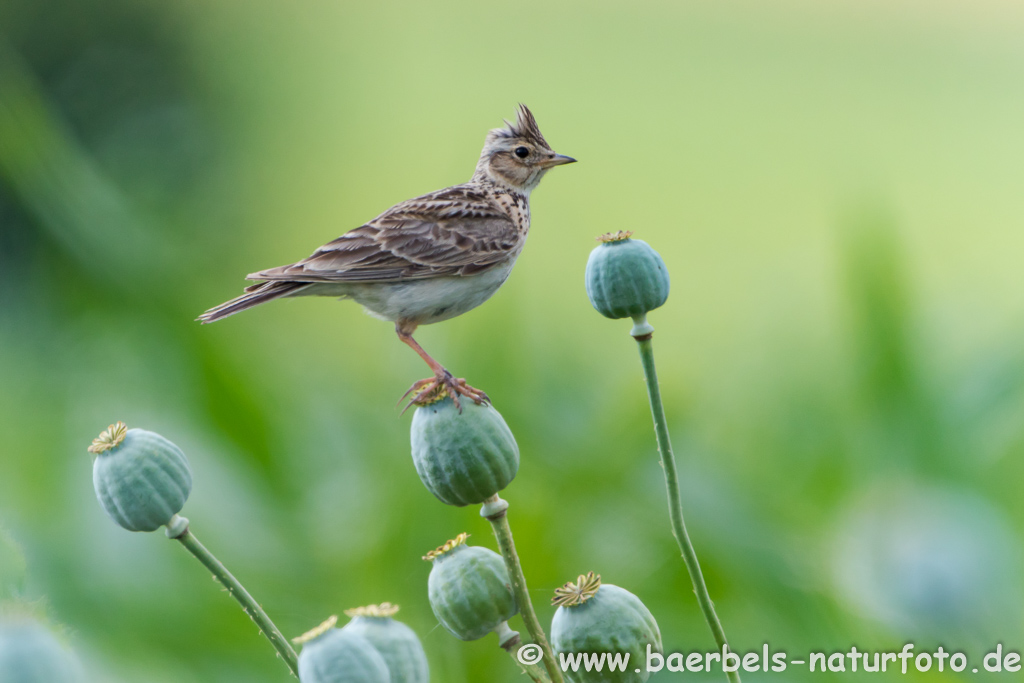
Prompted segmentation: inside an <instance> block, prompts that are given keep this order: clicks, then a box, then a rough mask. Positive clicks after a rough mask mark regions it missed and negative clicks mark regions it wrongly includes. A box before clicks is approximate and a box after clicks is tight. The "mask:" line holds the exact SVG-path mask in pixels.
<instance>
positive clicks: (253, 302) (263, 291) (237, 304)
mask: <svg viewBox="0 0 1024 683" xmlns="http://www.w3.org/2000/svg"><path fill="white" fill-rule="evenodd" d="M308 286H309V283H308V282H288V281H282V280H277V281H270V282H257V283H256V284H254V285H250V286H248V287H246V288H245V294H243V295H242V296H238V297H235V298H234V299H232V300H231V301H225V302H224V303H222V304H221V305H220V306H214V307H213V308H211V309H210V310H208V311H206V312H205V313H203V314H202V315H201V316H199V317H198V318H196V320H198V321H199V322H201V323H212V322H216V321H218V320H220V319H221V318H226V317H228V316H229V315H234V314H235V313H238V312H240V311H244V310H245V309H247V308H252V307H253V306H257V305H259V304H262V303H265V302H267V301H270V300H271V299H277V298H279V297H282V296H289V295H292V294H295V293H296V292H297V291H298V290H300V289H303V288H305V287H308Z"/></svg>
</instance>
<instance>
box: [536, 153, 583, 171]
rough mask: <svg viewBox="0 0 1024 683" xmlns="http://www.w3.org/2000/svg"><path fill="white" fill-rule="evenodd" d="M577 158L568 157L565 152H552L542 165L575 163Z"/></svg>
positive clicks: (548, 166) (546, 166)
mask: <svg viewBox="0 0 1024 683" xmlns="http://www.w3.org/2000/svg"><path fill="white" fill-rule="evenodd" d="M574 163H576V160H575V159H573V158H572V157H567V156H565V155H564V154H555V153H554V152H552V153H551V154H550V155H548V156H547V157H546V158H544V159H543V160H542V161H541V162H540V165H541V166H543V167H544V168H551V167H553V166H561V165H562V164H574Z"/></svg>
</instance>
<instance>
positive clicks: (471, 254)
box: [199, 104, 575, 403]
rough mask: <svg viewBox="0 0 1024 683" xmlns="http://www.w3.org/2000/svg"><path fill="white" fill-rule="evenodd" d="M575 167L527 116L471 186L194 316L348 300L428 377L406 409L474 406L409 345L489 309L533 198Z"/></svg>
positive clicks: (476, 396) (413, 204) (391, 214)
mask: <svg viewBox="0 0 1024 683" xmlns="http://www.w3.org/2000/svg"><path fill="white" fill-rule="evenodd" d="M574 161H575V159H573V158H572V157H567V156H565V155H563V154H557V153H555V151H554V150H552V149H551V146H550V145H548V143H547V141H546V140H545V139H544V136H543V135H541V132H540V128H539V127H538V126H537V121H536V119H534V117H533V114H532V113H531V112H530V110H529V109H527V108H526V106H525V105H522V104H521V105H519V109H518V111H517V113H516V122H515V123H514V124H513V123H509V122H508V121H506V122H505V128H496V129H494V130H492V131H490V132H489V133H488V134H487V138H486V140H485V141H484V148H483V151H482V152H481V153H480V160H479V161H478V162H477V164H476V171H475V172H474V173H473V177H472V178H471V179H470V181H469V182H468V183H463V184H462V185H455V186H453V187H449V188H447V189H444V190H438V191H437V192H431V193H430V194H426V195H423V196H422V197H416V198H415V199H409V200H406V201H404V202H402V203H400V204H396V205H395V206H393V207H391V208H390V209H388V210H387V211H385V212H384V213H382V214H381V215H379V216H377V217H376V218H374V219H373V220H371V221H369V222H368V223H365V224H364V225H361V226H359V227H358V228H356V229H354V230H350V231H349V232H347V233H345V234H344V235H342V236H341V237H339V238H338V239H336V240H333V241H331V242H328V243H327V244H325V245H324V246H322V247H320V248H319V249H317V250H316V251H315V252H314V253H313V255H312V256H310V257H309V258H306V259H303V260H302V261H299V262H298V263H293V264H291V265H287V266H280V267H278V268H271V269H269V270H261V271H259V272H258V273H252V274H251V275H248V276H247V278H248V279H250V280H256V281H257V283H256V284H254V285H250V286H249V287H247V288H246V289H245V294H242V295H241V296H239V297H237V298H235V299H232V300H231V301H228V302H225V303H223V304H221V305H220V306H217V307H215V308H211V309H210V310H208V311H206V312H205V313H203V314H202V315H201V316H199V320H200V321H202V322H204V323H210V322H214V321H216V320H220V319H221V318H226V317H228V316H229V315H234V314H235V313H238V312H239V311H244V310H245V309H247V308H252V307H253V306H256V305H257V304H262V303H264V302H267V301H270V300H271V299H277V298H280V297H291V296H310V295H313V296H333V297H340V298H342V299H352V300H354V301H356V302H357V303H359V304H362V305H363V307H364V308H365V309H366V310H367V311H368V312H369V313H370V314H371V315H373V316H374V317H377V318H380V319H382V320H389V321H391V322H393V323H395V331H396V332H397V333H398V338H399V339H401V340H402V341H403V342H405V343H406V344H408V345H409V346H410V347H412V349H413V350H414V351H416V353H418V354H419V355H420V357H421V358H423V360H425V361H426V362H427V365H429V366H430V368H431V370H433V371H434V376H433V377H431V378H429V379H424V380H420V381H418V382H416V383H415V384H413V385H412V387H411V388H410V389H409V391H408V392H406V394H407V395H408V394H409V393H412V392H417V393H416V394H415V395H414V396H413V402H416V401H418V400H421V399H423V398H425V397H427V396H429V395H432V394H433V392H435V391H440V390H446V391H447V392H448V393H449V394H450V395H451V396H452V397H453V399H455V401H456V403H458V397H459V395H460V394H461V395H463V396H467V397H469V398H471V399H472V400H474V401H476V402H478V403H481V402H484V401H486V400H487V396H486V394H484V393H483V392H482V391H480V390H478V389H474V388H473V387H471V386H469V385H468V384H466V381H465V380H463V379H456V378H454V377H453V376H452V374H451V373H450V372H448V371H447V370H446V369H445V368H444V367H443V366H442V365H441V364H440V363H438V362H437V361H436V360H434V359H433V358H431V357H430V355H428V354H427V352H426V351H424V350H423V348H422V347H421V346H420V345H419V344H418V343H417V342H416V340H415V339H413V337H412V334H413V332H414V331H415V330H416V328H417V327H418V326H420V325H429V324H431V323H436V322H441V321H442V320H448V319H450V318H454V317H455V316H458V315H462V314H463V313H465V312H466V311H469V310H471V309H473V308H476V307H477V306H479V305H480V304H482V303H483V302H485V301H487V299H489V298H490V297H491V295H492V294H494V292H496V291H497V290H498V288H499V287H501V285H502V284H503V283H504V282H505V280H506V279H507V278H508V276H509V273H510V272H511V270H512V266H513V265H514V264H515V262H516V258H517V257H518V256H519V252H521V251H522V249H523V245H524V244H525V243H526V235H527V233H528V232H529V230H530V192H532V191H533V189H534V188H535V187H537V184H538V183H540V180H541V178H543V177H544V174H545V173H547V172H548V171H549V170H550V169H551V168H554V167H555V166H560V165H562V164H570V163H572V162H574Z"/></svg>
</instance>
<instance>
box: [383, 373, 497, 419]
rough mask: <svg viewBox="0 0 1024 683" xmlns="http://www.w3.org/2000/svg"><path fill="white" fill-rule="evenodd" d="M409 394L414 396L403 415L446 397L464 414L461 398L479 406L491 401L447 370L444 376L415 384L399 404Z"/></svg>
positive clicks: (401, 399)
mask: <svg viewBox="0 0 1024 683" xmlns="http://www.w3.org/2000/svg"><path fill="white" fill-rule="evenodd" d="M409 394H414V395H413V397H412V398H411V399H409V403H408V405H406V406H405V408H404V409H403V410H402V412H403V413H404V412H405V411H406V410H408V409H409V406H413V405H424V404H427V403H431V402H432V401H434V400H437V399H439V398H442V397H444V396H446V395H447V396H451V397H452V402H453V403H454V404H455V407H456V408H458V409H459V412H460V413H461V412H462V404H461V403H460V402H459V396H465V397H467V398H469V399H470V400H472V401H473V402H474V403H476V404H477V405H486V404H487V403H490V401H491V399H490V398H488V396H487V394H485V393H484V392H483V391H481V390H479V389H477V388H475V387H471V386H470V385H469V384H467V383H466V380H465V379H464V378H461V377H459V378H456V377H454V376H452V373H450V372H448V371H447V370H445V371H444V374H438V375H435V376H433V377H429V378H427V379H421V380H419V381H418V382H414V383H413V385H412V386H411V387H409V389H408V391H406V392H405V393H404V394H402V398H400V399H398V402H399V403H401V402H402V401H404V400H405V398H406V397H407V396H409Z"/></svg>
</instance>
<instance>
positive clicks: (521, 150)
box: [516, 147, 530, 159]
mask: <svg viewBox="0 0 1024 683" xmlns="http://www.w3.org/2000/svg"><path fill="white" fill-rule="evenodd" d="M516 156H517V157H519V158H520V159H525V158H526V157H528V156H530V150H528V149H526V148H525V147H516Z"/></svg>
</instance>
